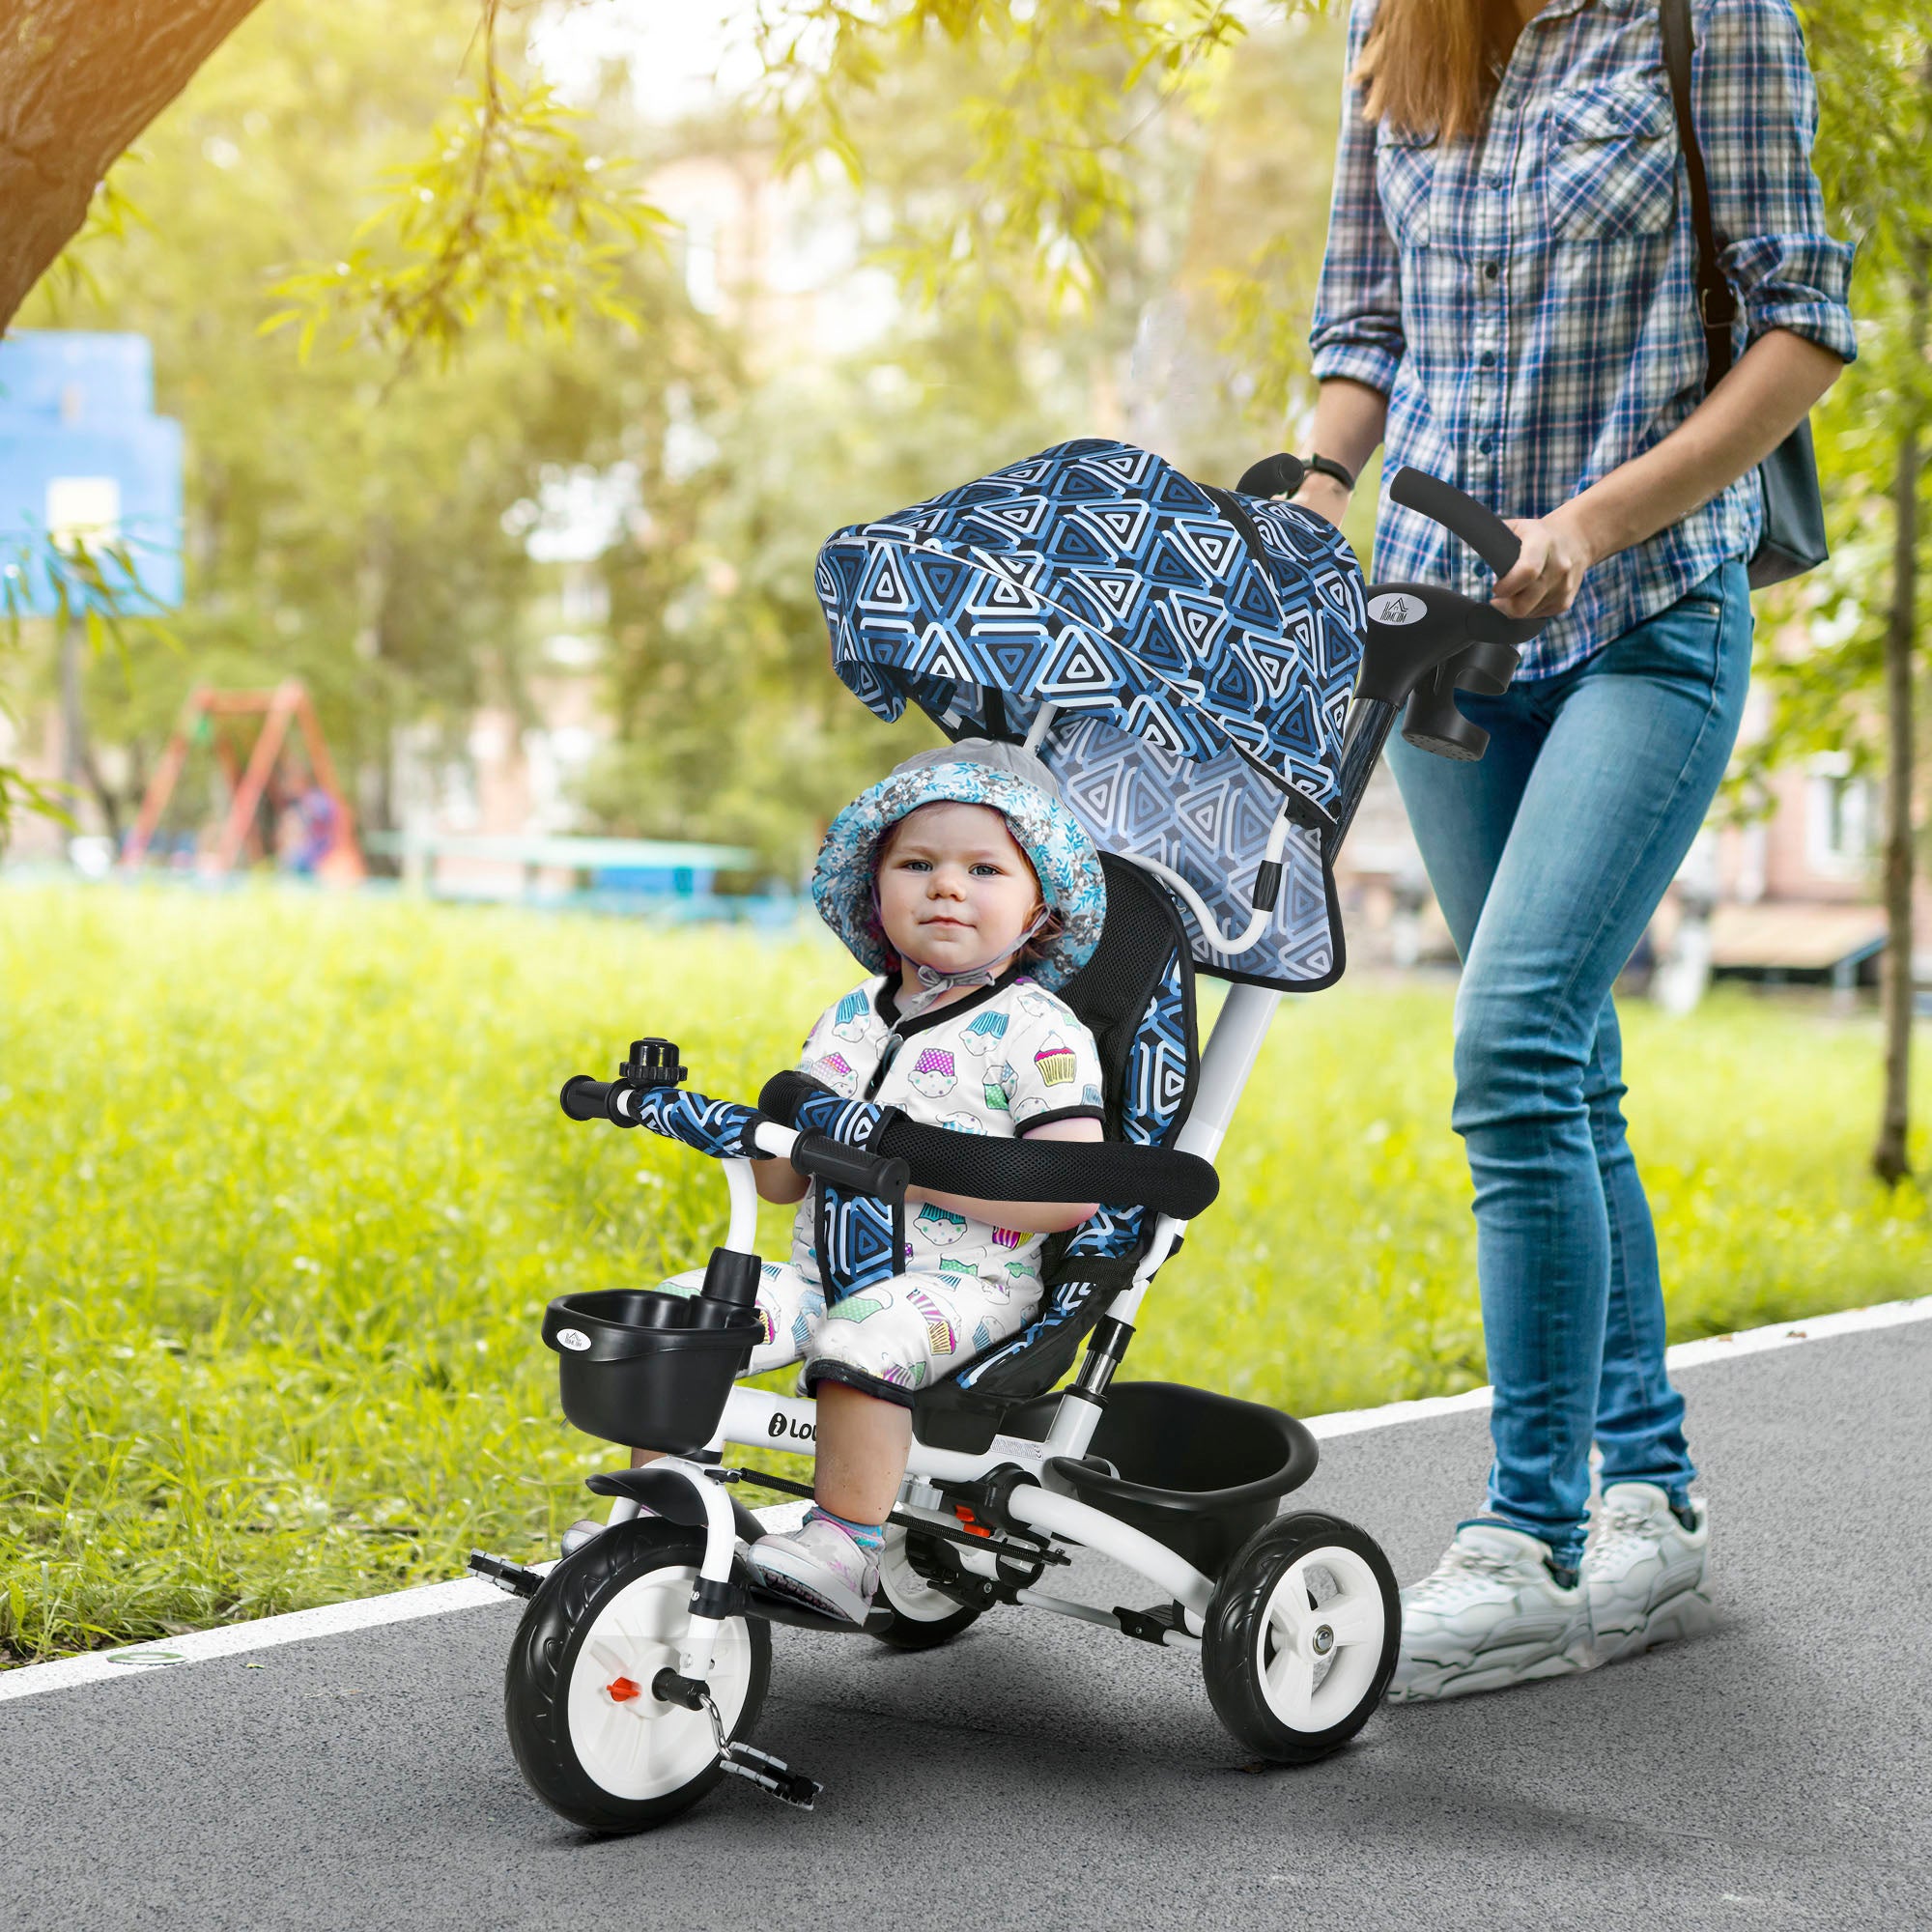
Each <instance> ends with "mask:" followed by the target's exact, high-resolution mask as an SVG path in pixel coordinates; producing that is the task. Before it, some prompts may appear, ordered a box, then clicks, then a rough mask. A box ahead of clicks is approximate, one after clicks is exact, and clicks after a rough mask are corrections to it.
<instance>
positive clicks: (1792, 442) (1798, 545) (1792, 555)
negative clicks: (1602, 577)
mask: <svg viewBox="0 0 1932 1932" xmlns="http://www.w3.org/2000/svg"><path fill="white" fill-rule="evenodd" d="M1658 17H1659V20H1660V22H1661V24H1662V28H1663V64H1664V67H1665V69H1666V70H1667V71H1668V72H1669V75H1670V104H1671V106H1672V107H1673V108H1675V109H1676V112H1677V138H1678V142H1679V145H1680V146H1681V147H1682V148H1683V150H1684V164H1685V169H1686V171H1687V173H1688V174H1689V176H1690V222H1691V226H1692V228H1693V229H1694V230H1695V231H1696V236H1697V314H1698V318H1699V320H1700V321H1701V322H1702V323H1703V325H1704V355H1705V365H1704V392H1705V394H1706V395H1708V394H1709V393H1710V392H1711V390H1712V389H1713V388H1714V387H1715V386H1716V385H1717V384H1718V383H1719V380H1720V379H1721V378H1722V377H1723V376H1724V374H1725V373H1726V372H1727V371H1728V370H1729V368H1730V366H1731V325H1732V324H1733V323H1734V322H1735V321H1736V320H1737V314H1738V299H1737V296H1736V293H1735V292H1734V291H1733V290H1732V288H1731V285H1730V283H1729V282H1728V281H1727V280H1725V278H1724V271H1723V270H1722V269H1721V268H1719V265H1718V251H1719V248H1721V247H1723V246H1724V245H1725V243H1726V242H1727V241H1729V238H1728V237H1725V238H1724V241H1719V238H1718V233H1717V230H1716V229H1715V228H1714V227H1713V226H1712V224H1711V187H1710V183H1709V182H1708V181H1707V180H1706V179H1705V175H1704V154H1703V150H1702V149H1701V148H1699V147H1698V145H1697V128H1696V126H1695V124H1694V123H1693V122H1692V120H1691V118H1690V0H1661V4H1660V6H1659V8H1658ZM1757 475H1758V482H1759V484H1760V485H1761V486H1762V489H1763V492H1764V528H1763V532H1762V534H1761V535H1760V536H1759V538H1758V545H1757V550H1756V552H1755V553H1754V554H1753V555H1752V557H1751V560H1750V565H1749V569H1748V572H1747V575H1748V576H1749V579H1750V587H1751V588H1752V589H1753V590H1762V589H1763V588H1764V587H1765V586H1766V585H1767V584H1770V583H1782V582H1784V580H1785V579H1786V578H1787V577H1797V576H1799V575H1801V574H1802V573H1803V572H1804V571H1807V570H1812V569H1815V568H1816V567H1817V566H1818V565H1819V564H1821V563H1823V562H1824V561H1825V558H1826V557H1827V556H1828V555H1829V554H1831V553H1830V549H1829V547H1828V545H1827V544H1826V542H1825V497H1824V493H1823V492H1822V491H1821V490H1820V489H1819V487H1818V459H1817V457H1816V456H1815V455H1814V454H1813V453H1812V448H1811V418H1810V417H1809V415H1807V416H1806V417H1805V418H1804V421H1803V422H1801V423H1800V424H1799V425H1798V427H1797V428H1796V429H1794V430H1793V431H1792V432H1791V434H1790V435H1789V436H1787V437H1786V438H1785V439H1784V440H1783V441H1782V442H1780V443H1779V444H1778V445H1777V447H1776V449H1774V450H1773V451H1772V452H1771V454H1770V455H1769V456H1767V457H1766V458H1765V459H1764V461H1763V462H1762V463H1760V464H1759V465H1758V467H1757Z"/></svg>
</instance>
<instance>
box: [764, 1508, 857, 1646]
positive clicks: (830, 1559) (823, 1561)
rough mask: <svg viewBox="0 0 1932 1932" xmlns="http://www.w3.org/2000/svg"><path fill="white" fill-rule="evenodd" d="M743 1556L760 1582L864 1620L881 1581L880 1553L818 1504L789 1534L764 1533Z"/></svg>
mask: <svg viewBox="0 0 1932 1932" xmlns="http://www.w3.org/2000/svg"><path fill="white" fill-rule="evenodd" d="M745 1560H746V1561H747V1562H748V1563H750V1565H751V1566H752V1568H753V1571H755V1572H756V1573H757V1576H758V1579H759V1581H760V1582H762V1583H765V1584H766V1585H768V1586H769V1587H770V1588H772V1589H774V1590H779V1591H782V1592H783V1594H784V1595H785V1596H787V1597H796V1598H797V1599H798V1600H799V1602H800V1603H802V1604H807V1605H810V1607H811V1608H812V1609H814V1610H822V1611H823V1612H824V1613H825V1614H826V1615H827V1616H830V1617H843V1618H844V1619H845V1621H846V1622H847V1623H853V1624H862V1623H864V1622H865V1621H866V1612H867V1610H869V1609H870V1608H871V1607H872V1593H873V1592H874V1591H875V1590H876V1589H877V1588H878V1587H879V1559H878V1557H877V1555H876V1554H875V1553H874V1552H873V1551H871V1550H868V1549H864V1548H861V1547H860V1546H859V1544H858V1543H857V1542H855V1541H854V1540H853V1538H852V1537H851V1536H849V1535H848V1534H847V1533H846V1532H845V1531H844V1530H843V1529H842V1528H841V1527H840V1526H839V1525H838V1523H837V1522H834V1521H833V1520H831V1519H830V1518H828V1517H826V1516H824V1515H823V1514H821V1513H820V1512H818V1511H816V1510H814V1511H813V1512H812V1513H811V1514H810V1516H808V1517H807V1518H806V1520H805V1526H804V1527H803V1528H802V1529H795V1530H793V1531H792V1533H791V1534H790V1535H789V1536H761V1537H759V1538H758V1540H757V1542H755V1543H754V1544H753V1545H752V1547H751V1548H750V1550H749V1551H747V1552H746V1558H745Z"/></svg>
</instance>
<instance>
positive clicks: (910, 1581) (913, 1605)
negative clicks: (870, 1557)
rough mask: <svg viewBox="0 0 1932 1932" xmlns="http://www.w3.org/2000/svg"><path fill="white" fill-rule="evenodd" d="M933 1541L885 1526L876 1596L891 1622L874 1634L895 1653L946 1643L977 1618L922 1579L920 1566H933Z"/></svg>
mask: <svg viewBox="0 0 1932 1932" xmlns="http://www.w3.org/2000/svg"><path fill="white" fill-rule="evenodd" d="M937 1541H938V1539H937V1538H935V1537H929V1536H920V1535H918V1534H917V1532H914V1533H912V1534H908V1533H907V1532H906V1531H905V1530H904V1529H902V1528H900V1526H899V1525H898V1524H897V1523H888V1524H887V1525H886V1547H885V1548H884V1549H882V1550H881V1551H880V1552H879V1594H880V1595H881V1596H882V1597H883V1598H884V1599H885V1606H886V1608H887V1609H888V1610H889V1611H890V1612H891V1618H890V1621H889V1622H888V1623H887V1624H886V1625H885V1627H884V1628H883V1629H881V1630H876V1631H874V1633H873V1634H874V1635H876V1636H877V1638H878V1639H879V1641H880V1642H881V1643H883V1644H888V1645H890V1646H891V1647H892V1648H893V1649H894V1650H932V1649H934V1648H936V1647H937V1646H938V1645H940V1644H942V1643H950V1642H952V1639H953V1638H954V1637H955V1636H957V1635H958V1634H959V1633H960V1632H961V1631H963V1630H964V1629H965V1628H966V1626H967V1625H968V1624H970V1623H972V1622H974V1621H975V1620H976V1619H977V1618H978V1616H979V1614H980V1612H979V1611H978V1610H976V1609H974V1608H973V1607H972V1606H971V1605H966V1604H962V1603H960V1602H959V1601H958V1599H957V1598H955V1597H949V1596H948V1595H947V1594H946V1592H945V1591H944V1590H941V1589H939V1588H938V1587H937V1586H936V1585H935V1584H934V1583H932V1582H931V1581H930V1579H929V1578H928V1577H926V1576H925V1575H924V1574H923V1572H922V1569H921V1567H920V1565H921V1564H922V1562H923V1563H924V1567H925V1568H926V1569H930V1568H931V1567H932V1565H931V1562H930V1559H929V1557H928V1556H927V1552H928V1550H930V1548H932V1546H933V1545H934V1544H935V1543H937Z"/></svg>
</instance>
